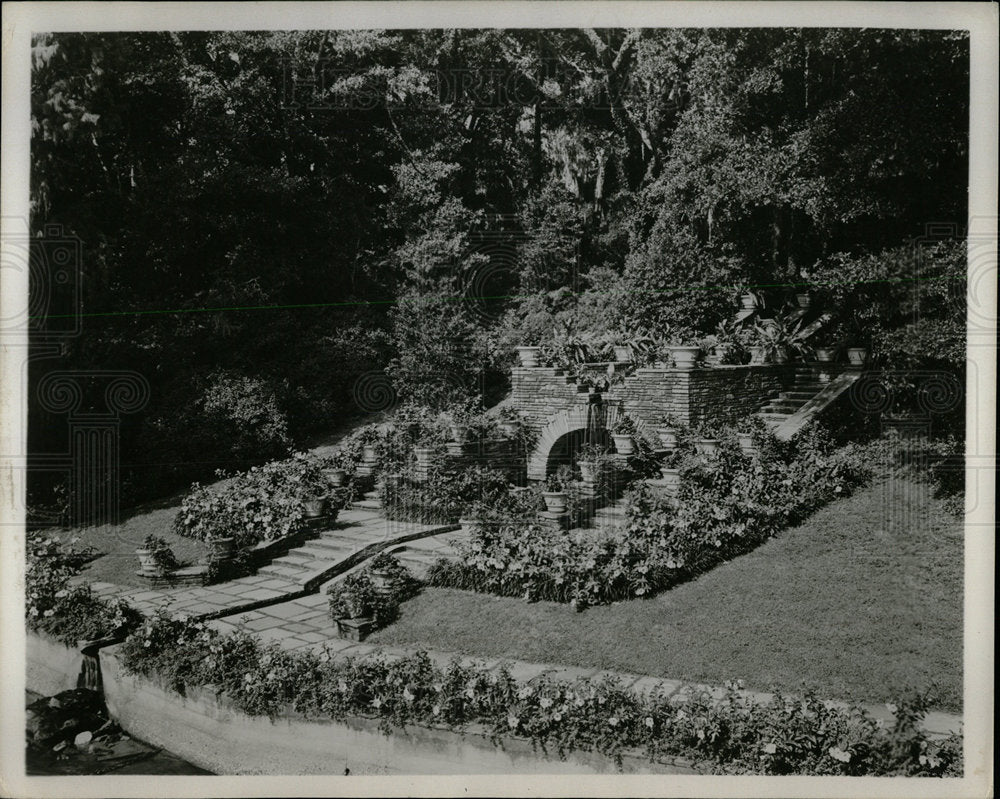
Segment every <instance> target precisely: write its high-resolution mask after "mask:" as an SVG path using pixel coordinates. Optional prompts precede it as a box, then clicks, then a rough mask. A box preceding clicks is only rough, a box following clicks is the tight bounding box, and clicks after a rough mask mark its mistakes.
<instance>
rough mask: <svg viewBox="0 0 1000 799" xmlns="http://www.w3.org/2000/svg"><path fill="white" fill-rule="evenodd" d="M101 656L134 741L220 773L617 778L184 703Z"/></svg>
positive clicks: (593, 761) (114, 710)
mask: <svg viewBox="0 0 1000 799" xmlns="http://www.w3.org/2000/svg"><path fill="white" fill-rule="evenodd" d="M117 649H118V647H116V646H114V647H108V648H105V649H102V650H101V651H100V661H101V672H102V678H103V684H104V695H105V701H106V702H107V705H108V710H109V711H110V712H111V715H112V716H113V717H114V718H115V719H117V721H118V723H119V724H121V726H122V727H123V728H124V729H125V730H127V731H128V732H129V733H131V734H132V735H134V736H136V737H137V738H140V739H141V740H144V741H148V742H149V743H151V744H154V745H155V746H162V747H164V748H165V749H168V750H169V751H171V752H173V753H174V754H176V755H178V756H179V757H182V758H184V759H185V760H188V761H190V762H191V763H194V764H195V765H198V766H201V767H202V768H206V769H208V770H210V771H213V772H215V773H217V774H344V773H345V771H346V770H347V769H350V773H351V774H397V775H402V774H601V773H618V769H617V768H616V767H615V765H614V763H613V762H612V761H611V760H610V759H609V758H606V757H604V756H602V755H598V754H595V753H571V754H569V755H568V756H567V759H566V760H565V761H561V760H559V758H558V756H557V755H556V754H555V753H554V752H553V753H551V754H550V755H549V756H548V757H546V756H544V755H542V754H541V752H538V753H536V752H534V751H533V750H532V747H531V743H530V742H529V741H525V740H520V739H513V738H508V739H505V740H504V743H503V748H502V749H501V748H500V747H497V746H495V745H494V744H493V743H491V742H490V740H489V738H488V736H487V735H485V734H484V733H483V732H481V731H473V729H472V728H470V730H469V731H467V732H466V733H465V735H461V734H459V733H455V732H451V731H450V730H446V729H438V728H432V727H426V726H422V725H416V724H414V725H410V726H408V727H407V728H406V729H405V730H401V729H398V728H397V729H394V730H393V732H392V734H390V735H386V734H384V733H382V732H379V730H378V723H377V722H376V721H374V720H370V719H362V718H356V719H350V720H347V721H343V722H335V721H306V720H304V719H302V718H299V717H292V716H288V717H281V718H278V719H276V720H275V721H273V722H272V721H270V720H269V719H267V718H257V717H251V716H247V715H245V714H244V713H242V712H240V711H239V710H236V709H235V708H233V707H232V705H230V704H229V703H228V702H227V701H226V700H225V699H224V698H220V697H217V696H216V695H215V694H214V693H212V692H209V691H206V690H204V689H191V690H189V691H188V692H187V696H184V697H182V696H179V695H178V694H176V693H174V692H173V691H170V690H167V689H165V688H163V687H161V686H160V685H158V684H156V683H155V682H154V681H152V680H149V679H145V678H141V677H136V676H133V675H128V674H125V672H124V669H123V668H122V667H121V665H120V664H119V663H118V660H117V658H116V657H115V653H116V651H117ZM623 769H624V771H625V773H649V774H696V773H697V772H696V771H695V770H694V769H692V768H691V767H690V766H686V765H684V764H680V763H679V764H674V765H664V764H654V763H650V762H649V761H648V759H647V758H645V757H643V756H641V755H629V756H626V757H625V758H624V763H623Z"/></svg>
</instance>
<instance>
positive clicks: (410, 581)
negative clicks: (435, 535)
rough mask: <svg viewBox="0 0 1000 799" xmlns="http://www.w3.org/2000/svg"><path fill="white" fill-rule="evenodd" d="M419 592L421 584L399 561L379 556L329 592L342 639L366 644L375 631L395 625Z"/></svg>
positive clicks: (331, 608)
mask: <svg viewBox="0 0 1000 799" xmlns="http://www.w3.org/2000/svg"><path fill="white" fill-rule="evenodd" d="M417 588H418V584H417V581H416V580H414V578H413V576H412V575H411V574H410V572H409V570H408V569H407V568H406V567H405V566H403V565H402V564H401V563H400V562H399V560H398V559H397V558H395V557H394V556H392V555H390V554H388V553H385V552H383V553H380V554H378V555H376V556H375V557H374V558H373V559H372V561H371V563H370V564H369V565H368V566H366V567H365V568H363V569H361V570H359V571H356V572H354V573H352V574H349V575H347V577H345V578H344V579H343V580H342V581H341V582H339V583H336V584H334V585H332V586H330V588H329V589H328V590H327V595H328V596H329V598H330V599H329V601H330V616H331V617H332V618H333V620H334V622H335V623H336V625H337V633H338V635H340V637H342V638H349V639H351V640H355V641H362V640H364V639H365V637H367V636H368V635H369V634H370V633H371V632H372V631H373V630H376V629H378V628H380V627H384V626H385V625H387V624H389V623H390V622H392V621H393V620H394V619H395V618H396V616H397V615H398V613H399V606H400V604H401V603H402V602H404V601H405V600H406V599H408V598H409V597H410V596H412V595H413V594H414V593H415V592H416V590H417Z"/></svg>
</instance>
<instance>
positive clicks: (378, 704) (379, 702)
mask: <svg viewBox="0 0 1000 799" xmlns="http://www.w3.org/2000/svg"><path fill="white" fill-rule="evenodd" d="M372 707H373V708H375V709H376V710H377V709H378V708H380V707H382V700H381V699H379V698H378V697H377V696H376V697H375V698H374V699H373V700H372Z"/></svg>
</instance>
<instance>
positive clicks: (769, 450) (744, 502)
mask: <svg viewBox="0 0 1000 799" xmlns="http://www.w3.org/2000/svg"><path fill="white" fill-rule="evenodd" d="M720 435H722V438H721V445H720V448H719V451H718V452H717V453H715V454H713V455H711V456H702V455H699V454H697V453H696V452H695V451H694V450H693V448H692V447H691V440H692V438H693V436H692V434H691V433H690V432H689V431H682V434H681V446H680V448H679V449H678V451H677V453H676V455H675V456H673V459H672V460H671V461H669V463H670V464H671V465H672V466H674V467H676V468H678V469H679V471H680V475H681V488H680V493H679V496H678V499H677V503H676V506H675V504H674V503H673V502H671V501H669V500H667V499H665V498H658V497H655V496H654V495H653V494H652V493H651V492H650V491H648V490H647V489H643V488H640V489H638V490H635V491H633V492H632V493H631V494H630V496H629V504H628V507H627V518H628V525H627V527H626V528H625V529H623V530H620V531H616V532H604V533H595V534H592V535H587V536H580V535H576V536H567V535H565V534H560V533H558V532H555V531H553V530H551V529H549V528H546V527H545V526H543V525H538V524H534V523H528V524H525V523H524V519H523V517H517V518H505V517H504V516H503V515H502V514H500V515H497V516H495V517H494V518H493V519H492V520H491V521H492V523H490V524H484V525H482V526H481V527H480V528H479V529H478V530H477V532H476V534H475V535H474V537H473V539H472V541H471V542H470V544H469V545H468V546H467V547H466V549H465V550H464V551H463V553H462V558H461V560H460V561H458V562H450V561H439V562H438V563H436V564H435V565H434V567H433V568H432V569H431V571H430V573H429V577H428V579H429V581H430V582H431V583H432V584H435V585H440V586H445V587H451V588H464V589H472V590H476V591H484V592H489V593H497V594H501V595H505V596H525V597H526V598H528V599H546V600H551V601H556V602H571V603H573V604H574V605H575V606H576V607H577V608H578V609H583V608H584V607H586V606H587V605H593V604H600V603H606V602H611V601H615V600H619V599H628V598H634V597H642V596H649V595H650V594H652V593H655V592H657V591H661V590H663V589H665V588H668V587H669V586H671V585H674V584H676V583H677V582H679V581H681V580H685V579H689V578H690V577H692V576H693V575H696V574H699V573H701V572H704V571H705V570H707V569H709V568H712V567H713V566H715V565H716V564H718V563H719V562H721V561H723V560H726V559H729V558H732V557H734V556H736V555H738V554H740V553H743V552H747V551H749V550H750V549H752V548H753V547H756V546H757V545H759V544H760V543H761V542H763V541H764V540H766V539H767V538H768V537H770V536H772V535H774V534H775V533H776V532H778V531H779V530H781V529H782V528H784V527H786V526H787V525H789V524H793V523H795V522H797V521H799V520H801V519H803V518H805V517H806V516H807V515H808V514H810V513H812V512H813V511H814V510H816V509H817V508H818V507H820V506H822V505H823V504H825V503H827V502H829V501H831V500H833V499H835V498H837V497H839V496H846V495H847V494H848V493H849V492H850V491H851V490H852V489H853V488H855V487H856V486H858V485H860V484H862V483H863V482H865V481H866V480H867V479H868V477H869V474H868V472H867V470H866V467H865V462H866V457H865V450H864V449H863V448H858V447H855V446H848V447H844V448H842V449H839V450H838V449H835V448H833V447H832V445H831V444H830V442H829V441H828V440H827V438H826V437H825V435H824V434H823V433H821V432H820V431H819V430H818V429H817V428H815V427H814V428H811V429H810V430H807V431H805V432H804V433H803V434H802V435H800V436H798V437H797V438H796V439H795V440H794V441H793V442H792V443H789V444H784V443H782V442H780V441H778V440H777V439H775V438H774V437H773V436H771V435H770V434H769V433H767V432H765V431H764V430H763V429H760V428H758V429H757V430H755V432H754V437H755V440H756V442H757V447H758V451H759V454H758V455H757V456H755V457H752V458H751V457H748V456H746V455H744V454H743V453H742V451H741V450H740V449H739V446H738V444H737V443H736V439H735V435H734V433H733V432H732V431H729V432H727V433H724V434H720Z"/></svg>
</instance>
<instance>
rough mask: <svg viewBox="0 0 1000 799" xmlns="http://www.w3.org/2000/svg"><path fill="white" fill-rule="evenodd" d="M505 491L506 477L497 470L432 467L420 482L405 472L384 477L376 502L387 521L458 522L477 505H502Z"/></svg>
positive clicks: (506, 492) (506, 486)
mask: <svg viewBox="0 0 1000 799" xmlns="http://www.w3.org/2000/svg"><path fill="white" fill-rule="evenodd" d="M509 492H510V483H509V482H508V480H507V475H506V474H504V473H503V472H502V471H500V470H499V469H494V468H492V467H489V466H479V465H473V466H468V467H457V468H456V467H450V466H441V465H435V464H432V465H431V467H430V469H429V470H428V473H427V479H426V480H424V481H416V480H414V479H413V478H412V477H411V476H409V474H408V473H406V472H399V473H396V474H392V475H387V476H386V479H385V480H384V481H383V483H382V484H381V485H380V487H379V499H380V501H381V504H382V512H383V513H384V514H385V516H386V518H387V519H392V520H394V521H412V522H420V523H422V524H437V523H446V522H455V521H458V519H460V518H462V516H463V515H466V514H468V513H469V512H470V511H471V510H472V509H473V508H474V507H477V506H480V505H486V506H493V505H496V504H498V503H502V502H504V501H505V499H506V497H507V494H508V493H509Z"/></svg>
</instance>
